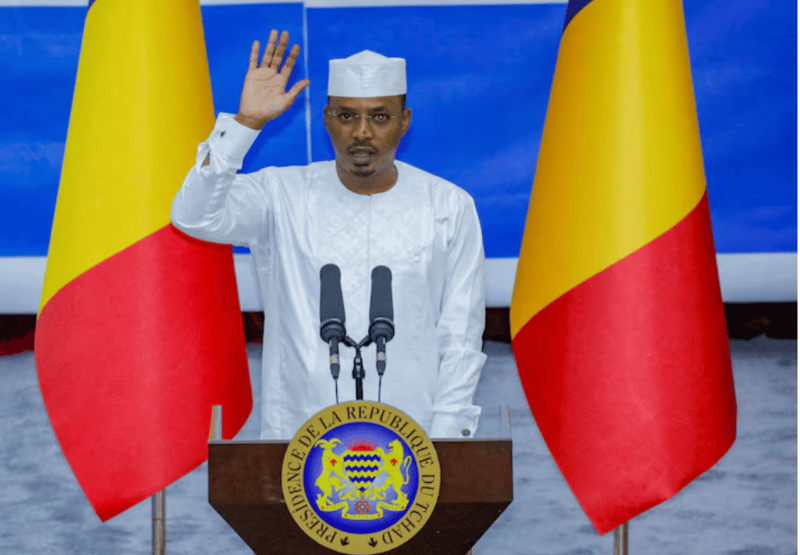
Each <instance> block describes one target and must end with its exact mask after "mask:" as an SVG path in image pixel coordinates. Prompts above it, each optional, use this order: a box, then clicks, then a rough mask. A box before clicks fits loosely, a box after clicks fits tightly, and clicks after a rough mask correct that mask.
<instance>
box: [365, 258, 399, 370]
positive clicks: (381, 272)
mask: <svg viewBox="0 0 800 555" xmlns="http://www.w3.org/2000/svg"><path fill="white" fill-rule="evenodd" d="M393 320H394V309H393V308H392V271H391V270H390V269H389V268H387V267H386V266H375V268H373V270H372V292H371V295H370V300H369V337H370V339H372V341H373V342H374V343H375V344H376V345H377V346H378V355H377V364H376V366H377V369H378V376H383V372H384V371H385V370H386V342H387V341H389V340H390V339H392V337H394V321H393Z"/></svg>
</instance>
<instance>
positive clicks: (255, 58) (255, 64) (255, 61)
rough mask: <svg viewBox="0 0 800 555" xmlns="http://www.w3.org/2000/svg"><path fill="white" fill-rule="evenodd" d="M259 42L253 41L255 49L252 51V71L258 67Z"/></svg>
mask: <svg viewBox="0 0 800 555" xmlns="http://www.w3.org/2000/svg"><path fill="white" fill-rule="evenodd" d="M260 49H261V48H260V45H259V43H258V41H257V40H256V41H253V47H252V48H251V49H250V69H256V68H257V67H258V51H259V50H260Z"/></svg>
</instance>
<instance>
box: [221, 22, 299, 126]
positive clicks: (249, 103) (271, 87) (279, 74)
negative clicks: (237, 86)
mask: <svg viewBox="0 0 800 555" xmlns="http://www.w3.org/2000/svg"><path fill="white" fill-rule="evenodd" d="M276 42H277V45H276ZM288 43H289V33H288V32H286V31H284V32H283V33H281V38H280V42H278V31H277V30H275V29H273V30H272V32H271V33H270V34H269V42H267V49H266V50H265V51H264V57H263V58H262V59H261V65H260V66H259V64H258V53H259V50H260V45H259V42H258V41H255V42H253V48H252V50H251V51H250V67H249V69H248V70H247V76H246V77H245V79H244V87H243V88H242V98H241V100H240V101H239V113H238V114H237V115H236V120H237V121H238V122H239V123H242V124H244V125H247V126H248V127H252V128H253V129H261V128H262V127H264V125H265V124H266V123H267V122H268V121H270V120H273V119H275V118H277V117H278V116H280V115H281V114H282V113H284V112H285V111H286V110H288V109H289V106H291V105H292V103H293V102H294V101H295V99H296V98H297V96H298V95H299V94H300V93H301V92H302V91H303V89H305V88H306V87H307V86H308V84H309V83H310V81H309V80H308V79H303V80H302V81H298V82H297V83H295V84H294V86H293V87H292V88H291V89H289V90H288V91H287V90H286V84H287V83H288V82H289V76H290V75H291V74H292V68H294V64H295V62H296V61H297V56H298V54H299V53H300V46H299V45H297V44H295V45H294V46H292V49H291V50H290V51H289V56H288V57H287V58H286V62H285V63H284V64H283V67H282V68H281V61H282V60H283V55H284V54H285V53H286V46H287V44H288Z"/></svg>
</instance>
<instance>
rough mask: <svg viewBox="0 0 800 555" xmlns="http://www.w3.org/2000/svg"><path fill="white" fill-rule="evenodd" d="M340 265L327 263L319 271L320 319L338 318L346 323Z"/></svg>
mask: <svg viewBox="0 0 800 555" xmlns="http://www.w3.org/2000/svg"><path fill="white" fill-rule="evenodd" d="M341 277H342V275H341V272H340V271H339V266H337V265H336V264H326V265H325V266H323V267H322V269H321V270H320V271H319V320H320V322H324V321H325V320H330V319H332V318H333V319H337V320H341V322H342V323H344V299H343V298H342V280H341Z"/></svg>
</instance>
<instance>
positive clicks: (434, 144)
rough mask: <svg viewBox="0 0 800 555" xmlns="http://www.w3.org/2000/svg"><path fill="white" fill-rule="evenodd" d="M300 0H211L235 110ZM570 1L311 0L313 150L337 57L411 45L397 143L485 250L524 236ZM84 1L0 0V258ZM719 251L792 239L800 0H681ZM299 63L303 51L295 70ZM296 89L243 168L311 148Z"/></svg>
mask: <svg viewBox="0 0 800 555" xmlns="http://www.w3.org/2000/svg"><path fill="white" fill-rule="evenodd" d="M303 12H304V8H303V5H302V4H299V3H290V4H246V5H217V6H204V7H203V21H204V25H205V30H206V44H207V48H208V58H209V67H210V71H211V81H212V87H213V93H214V101H215V107H216V109H217V110H218V111H227V112H235V111H236V109H237V107H238V100H239V94H240V91H241V85H242V80H243V77H244V73H245V71H246V67H247V60H248V55H249V51H250V44H251V42H252V40H253V39H259V40H261V41H262V43H263V42H264V41H266V38H267V36H268V33H269V29H270V28H272V27H278V28H280V29H286V30H288V31H289V32H290V33H291V36H292V42H300V43H301V45H302V30H303ZM565 12H566V4H531V5H492V6H488V5H481V6H412V7H384V8H309V9H307V10H306V16H307V33H308V34H307V40H308V45H309V52H308V76H309V78H310V79H311V81H312V85H311V87H310V108H311V131H310V141H311V152H312V159H313V160H323V159H330V158H331V157H332V156H333V151H332V149H331V146H330V142H329V141H328V138H327V136H326V135H325V131H324V128H323V127H322V119H321V118H322V106H323V105H324V103H325V92H326V90H325V89H326V80H327V61H328V59H329V58H332V57H345V56H348V55H350V54H353V53H355V52H358V51H360V50H362V49H365V48H368V49H371V50H375V51H378V52H381V53H382V54H385V55H388V56H402V57H404V58H406V59H407V60H408V77H409V93H408V106H409V107H410V108H411V109H412V111H413V116H412V128H411V131H410V132H409V134H408V135H407V137H406V139H405V141H404V143H403V144H402V145H401V148H400V151H399V153H398V157H399V158H400V159H402V160H404V161H407V162H409V163H411V164H414V165H417V166H419V167H421V168H423V169H425V170H428V171H430V172H433V173H435V174H437V175H440V176H442V177H444V178H446V179H449V180H451V181H453V182H454V183H456V184H458V185H460V186H462V187H464V188H465V189H466V190H468V191H469V192H470V193H471V194H472V195H473V196H474V198H475V200H476V204H477V207H478V212H479V215H480V217H481V222H482V225H483V230H484V237H485V247H486V254H487V256H489V257H515V256H516V255H517V254H518V251H519V245H520V240H521V237H522V229H523V225H524V220H525V211H526V209H527V203H528V195H529V193H530V188H531V183H532V179H533V175H534V170H535V167H536V154H537V151H538V147H539V140H540V138H541V132H542V126H543V123H544V116H545V111H546V108H547V98H548V95H549V92H550V83H551V79H552V75H553V70H554V67H555V60H556V54H557V50H558V41H559V38H560V34H561V28H562V25H563V21H564V15H565ZM85 14H86V8H78V7H0V72H2V75H3V76H4V82H5V84H6V86H5V87H3V88H2V90H0V257H2V256H4V257H8V256H44V255H46V254H47V245H48V240H49V234H50V226H51V223H52V215H53V210H54V207H55V198H56V192H57V187H58V180H59V173H60V165H61V160H62V156H63V151H64V140H65V138H66V132H67V124H68V119H69V109H70V103H71V95H72V90H73V86H74V80H75V73H76V71H77V63H78V55H79V51H80V40H81V33H82V29H83V21H84V17H85ZM686 21H687V32H688V39H689V48H690V52H691V61H692V70H693V75H694V84H695V94H696V98H697V107H698V116H699V121H700V130H701V134H702V141H703V149H704V155H705V163H706V174H707V181H708V190H709V197H710V201H711V211H712V218H713V223H714V231H715V240H716V245H717V250H718V251H719V252H721V253H742V252H790V251H796V250H797V225H796V222H797V131H796V122H797V84H796V83H797V55H796V52H797V48H796V44H797V29H796V21H797V7H796V4H795V3H793V2H768V1H762V0H759V1H756V0H730V1H725V2H722V1H716V0H697V1H690V2H686ZM303 77H304V67H303V66H302V65H301V64H298V66H297V69H296V70H295V75H294V77H293V80H296V79H300V78H303ZM307 142H308V135H307V130H306V117H305V106H304V103H303V102H302V97H301V99H300V100H299V101H298V102H297V103H296V104H295V106H293V107H292V109H290V111H289V112H287V113H286V114H285V115H284V116H283V117H282V118H281V119H280V120H277V121H275V122H273V123H272V124H270V125H269V126H268V127H267V128H266V129H265V131H264V132H263V133H262V136H261V137H260V138H259V140H258V141H257V143H256V145H255V146H254V148H253V149H252V150H251V152H250V154H249V155H248V157H247V159H246V160H245V166H244V171H252V170H255V169H258V168H261V167H263V166H267V165H293V164H305V163H306V162H308V156H307Z"/></svg>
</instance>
